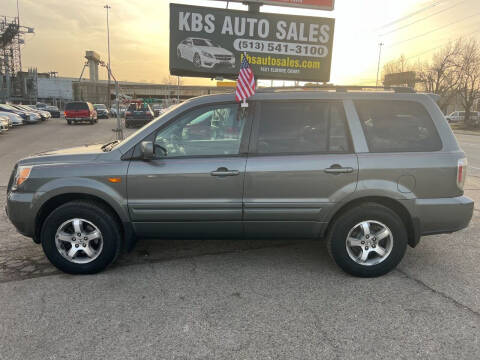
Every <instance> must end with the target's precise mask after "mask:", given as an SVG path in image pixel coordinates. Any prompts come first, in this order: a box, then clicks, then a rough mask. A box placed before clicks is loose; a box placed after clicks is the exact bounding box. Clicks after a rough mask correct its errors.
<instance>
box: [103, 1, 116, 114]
mask: <svg viewBox="0 0 480 360" xmlns="http://www.w3.org/2000/svg"><path fill="white" fill-rule="evenodd" d="M104 9H107V44H108V64H107V73H108V82H107V94H108V98H107V108H108V109H110V106H111V99H110V97H111V96H110V72H111V69H110V24H109V23H108V10H109V9H111V6H110V5H108V4H107V5H105V6H104ZM117 101H118V99H117Z"/></svg>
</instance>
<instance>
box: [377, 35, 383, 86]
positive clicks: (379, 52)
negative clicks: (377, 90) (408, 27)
mask: <svg viewBox="0 0 480 360" xmlns="http://www.w3.org/2000/svg"><path fill="white" fill-rule="evenodd" d="M382 46H383V42H380V43H379V44H378V65H377V82H376V83H375V86H378V75H379V74H380V59H381V57H382Z"/></svg>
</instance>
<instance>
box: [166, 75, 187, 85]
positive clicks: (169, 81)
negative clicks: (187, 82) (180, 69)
mask: <svg viewBox="0 0 480 360" xmlns="http://www.w3.org/2000/svg"><path fill="white" fill-rule="evenodd" d="M162 83H163V84H165V85H177V84H180V85H183V79H182V78H181V77H180V78H178V77H177V76H173V75H167V76H164V78H163V80H162Z"/></svg>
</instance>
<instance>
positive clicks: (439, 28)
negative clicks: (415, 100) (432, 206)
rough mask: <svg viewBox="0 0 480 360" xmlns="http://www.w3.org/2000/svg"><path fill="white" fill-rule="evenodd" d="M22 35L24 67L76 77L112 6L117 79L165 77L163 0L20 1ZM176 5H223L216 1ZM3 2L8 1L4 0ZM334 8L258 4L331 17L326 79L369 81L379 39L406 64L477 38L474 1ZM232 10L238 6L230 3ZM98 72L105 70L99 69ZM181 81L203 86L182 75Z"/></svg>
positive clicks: (344, 1) (477, 1) (403, 0)
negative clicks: (330, 50)
mask: <svg viewBox="0 0 480 360" xmlns="http://www.w3.org/2000/svg"><path fill="white" fill-rule="evenodd" d="M19 1H20V19H21V23H22V25H25V26H30V27H33V28H35V34H34V35H27V36H26V44H25V45H24V47H23V52H22V63H23V68H24V69H27V68H28V67H37V68H38V70H39V71H40V72H47V71H58V73H59V76H73V77H78V76H79V75H80V71H81V70H82V66H83V62H84V58H83V56H84V54H85V50H95V51H97V52H99V53H100V54H101V55H102V57H103V58H104V59H106V54H107V33H106V12H105V9H104V8H103V6H104V5H105V4H106V3H108V4H109V5H110V6H111V7H112V8H111V10H110V36H111V39H110V40H111V57H112V60H111V63H112V71H113V72H114V73H115V74H116V75H117V78H119V79H120V80H128V81H142V82H153V83H161V82H162V80H163V79H164V78H165V77H166V76H167V75H168V52H169V44H168V39H169V7H168V5H169V3H170V1H167V0H141V1H127V0H108V1H107V0H104V1H98V0H82V1H79V0H70V1H65V0H19ZM174 2H176V3H183V4H195V5H205V6H217V7H225V3H223V2H219V1H200V0H188V1H187V0H177V1H174ZM1 4H2V5H1V7H0V15H7V16H15V15H16V0H1ZM5 5H6V6H5ZM335 6H336V9H335V11H333V12H328V11H311V10H305V9H291V8H281V7H271V6H264V7H262V11H265V12H280V13H281V12H284V13H290V14H298V15H302V14H303V15H318V16H326V17H334V18H336V26H335V37H334V47H333V64H332V76H331V81H332V82H333V83H337V84H364V85H367V84H375V77H376V68H377V60H378V43H379V42H380V41H383V42H384V43H385V45H384V47H383V54H382V63H384V62H386V61H388V60H391V59H393V58H396V57H398V56H400V55H401V54H404V55H405V56H406V57H407V58H409V59H410V61H412V62H416V61H417V60H418V59H428V58H429V57H430V56H431V55H432V54H433V53H434V50H435V48H437V47H441V46H442V45H445V44H446V43H447V42H448V41H449V39H455V38H457V37H460V36H468V37H476V38H477V39H479V40H480V0H336V1H335ZM230 8H232V9H233V8H235V9H244V8H245V7H244V6H243V5H241V4H233V3H230ZM101 77H103V78H105V77H106V73H105V71H104V70H102V73H101ZM184 83H185V84H208V80H205V79H194V78H186V79H185V80H184Z"/></svg>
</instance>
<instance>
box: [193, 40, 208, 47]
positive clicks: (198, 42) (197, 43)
mask: <svg viewBox="0 0 480 360" xmlns="http://www.w3.org/2000/svg"><path fill="white" fill-rule="evenodd" d="M193 45H195V46H212V44H210V43H209V42H208V41H207V40H203V39H193Z"/></svg>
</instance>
